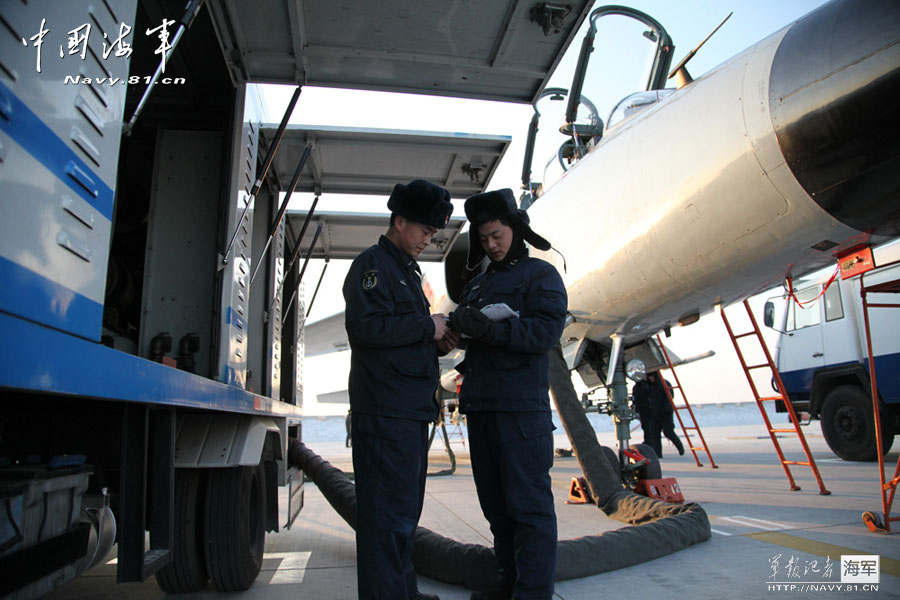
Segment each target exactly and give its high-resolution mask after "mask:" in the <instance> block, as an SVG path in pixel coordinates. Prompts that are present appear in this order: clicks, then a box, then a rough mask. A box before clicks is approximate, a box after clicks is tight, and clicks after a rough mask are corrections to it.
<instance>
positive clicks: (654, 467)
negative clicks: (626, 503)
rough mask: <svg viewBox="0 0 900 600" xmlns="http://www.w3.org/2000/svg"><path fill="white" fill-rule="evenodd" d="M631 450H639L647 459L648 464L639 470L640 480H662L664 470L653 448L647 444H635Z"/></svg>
mask: <svg viewBox="0 0 900 600" xmlns="http://www.w3.org/2000/svg"><path fill="white" fill-rule="evenodd" d="M631 449H632V450H637V451H638V452H640V453H641V454H642V455H643V456H644V457H645V458H646V459H647V464H646V465H644V466H643V467H641V468H639V469H638V470H637V478H638V479H639V480H640V479H662V468H661V467H660V466H659V458H657V456H656V452H655V451H654V450H653V448H651V447H650V446H648V445H647V444H634V445H633V446H631Z"/></svg>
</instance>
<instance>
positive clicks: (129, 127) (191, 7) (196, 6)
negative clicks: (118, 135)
mask: <svg viewBox="0 0 900 600" xmlns="http://www.w3.org/2000/svg"><path fill="white" fill-rule="evenodd" d="M201 6H203V0H191V1H190V2H189V3H188V5H187V7H186V8H185V9H184V15H182V17H181V22H180V25H178V31H176V32H175V37H174V38H173V39H172V45H170V46H169V49H168V50H167V51H166V56H165V57H164V58H163V59H162V60H161V61H159V66H158V67H156V72H155V73H153V78H152V79H151V80H150V83H149V84H147V89H146V90H144V95H143V96H141V100H140V102H138V105H137V108H135V109H134V114H133V115H131V119H129V120H128V123H126V124H125V126H124V127H123V128H122V135H124V136H125V137H129V136H130V135H131V132H132V131H133V130H134V125H135V123H137V120H138V116H139V115H140V114H141V112H142V111H143V110H144V105H145V104H147V100H149V98H150V92H151V91H153V88H154V87H155V86H156V80H157V79H159V76H160V74H161V73H162V72H163V70H165V68H166V62H167V61H168V60H169V58H170V57H171V56H172V53H173V52H175V46H177V45H178V42H180V41H181V36H182V35H184V32H185V31H186V30H187V29H188V28H189V27H190V26H191V23H193V22H194V18H195V17H196V16H197V13H198V12H200V7H201Z"/></svg>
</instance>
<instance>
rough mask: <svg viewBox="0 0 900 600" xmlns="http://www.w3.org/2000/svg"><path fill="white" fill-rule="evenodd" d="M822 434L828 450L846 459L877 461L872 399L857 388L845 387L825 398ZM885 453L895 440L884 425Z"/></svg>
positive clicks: (837, 388)
mask: <svg viewBox="0 0 900 600" xmlns="http://www.w3.org/2000/svg"><path fill="white" fill-rule="evenodd" d="M820 418H821V421H822V434H823V435H824V436H825V441H826V442H828V447H829V448H831V450H832V451H833V452H834V453H835V454H837V455H838V456H839V457H841V458H843V459H844V460H853V461H870V460H877V459H878V446H877V442H876V441H875V417H874V415H873V414H872V399H871V398H870V397H869V396H868V395H866V393H865V392H864V391H863V390H862V388H860V387H859V386H856V385H842V386H838V387H836V388H834V389H833V390H831V391H830V392H828V395H827V396H825V402H824V403H823V405H822V414H821V417H820ZM882 434H883V435H882V441H883V445H884V447H883V450H884V452H885V453H887V451H888V450H890V448H891V445H892V444H893V441H894V437H893V436H892V435H891V434H890V433H889V430H888V429H887V428H886V427H885V424H884V423H882Z"/></svg>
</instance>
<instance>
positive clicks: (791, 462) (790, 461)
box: [781, 460, 810, 467]
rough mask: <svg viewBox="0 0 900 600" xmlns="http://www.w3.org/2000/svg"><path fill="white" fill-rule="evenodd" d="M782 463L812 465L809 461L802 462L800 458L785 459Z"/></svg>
mask: <svg viewBox="0 0 900 600" xmlns="http://www.w3.org/2000/svg"><path fill="white" fill-rule="evenodd" d="M781 464H783V465H803V466H804V467H808V466H810V464H809V463H808V462H801V461H799V460H784V461H781Z"/></svg>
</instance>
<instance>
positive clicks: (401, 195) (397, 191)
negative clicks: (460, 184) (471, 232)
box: [387, 179, 453, 229]
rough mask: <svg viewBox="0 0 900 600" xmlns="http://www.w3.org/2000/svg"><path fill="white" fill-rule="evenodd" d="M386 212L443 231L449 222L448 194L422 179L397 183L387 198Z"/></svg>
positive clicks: (450, 207) (451, 209)
mask: <svg viewBox="0 0 900 600" xmlns="http://www.w3.org/2000/svg"><path fill="white" fill-rule="evenodd" d="M387 206H388V210H390V211H391V212H392V213H397V214H398V215H400V216H401V217H403V218H405V219H409V220H410V221H415V222H416V223H422V224H423V225H430V226H431V227H435V228H437V229H443V228H444V227H446V226H447V223H449V222H450V215H451V214H453V204H452V203H451V202H450V192H448V191H447V190H445V189H444V188H442V187H441V186H439V185H435V184H433V183H431V182H429V181H425V180H424V179H414V180H413V181H410V182H409V183H407V184H402V183H398V184H397V185H395V186H394V191H393V192H391V197H390V198H388V203H387Z"/></svg>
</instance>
